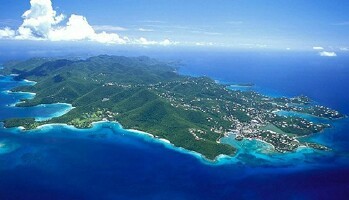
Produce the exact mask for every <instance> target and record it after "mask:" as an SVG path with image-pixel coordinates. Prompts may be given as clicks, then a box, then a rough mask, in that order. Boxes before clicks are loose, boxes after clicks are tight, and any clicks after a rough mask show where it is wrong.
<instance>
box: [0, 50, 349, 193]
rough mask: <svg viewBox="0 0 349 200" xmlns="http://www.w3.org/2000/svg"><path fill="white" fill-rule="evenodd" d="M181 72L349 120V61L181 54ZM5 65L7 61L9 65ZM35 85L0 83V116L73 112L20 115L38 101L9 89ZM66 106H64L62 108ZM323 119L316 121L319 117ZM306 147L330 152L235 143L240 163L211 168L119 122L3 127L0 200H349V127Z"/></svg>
mask: <svg viewBox="0 0 349 200" xmlns="http://www.w3.org/2000/svg"><path fill="white" fill-rule="evenodd" d="M164 57H166V59H172V60H180V61H181V63H182V65H181V68H180V70H179V71H180V73H182V74H187V75H192V76H201V75H206V76H209V77H211V78H213V79H215V80H217V81H219V82H222V83H254V84H255V86H253V88H251V89H253V90H257V91H259V92H261V93H263V94H266V95H271V96H295V95H300V94H304V95H307V96H309V97H311V98H312V99H313V100H315V101H316V102H318V103H319V104H322V105H326V106H329V107H331V108H335V109H337V110H339V111H341V112H343V113H345V114H347V115H348V114H349V104H348V103H349V92H348V91H349V56H343V55H340V56H338V57H336V58H325V57H320V56H318V55H316V54H311V53H305V54H304V53H302V54H301V53H293V54H286V53H275V52H271V53H248V52H246V53H234V52H230V53H222V52H214V53H212V52H211V53H210V52H197V53H182V54H176V55H174V56H173V57H171V56H159V58H162V59H164ZM2 60H6V59H5V58H2ZM23 84H24V85H25V84H33V83H30V82H24V81H21V82H18V81H14V80H13V79H12V78H11V77H1V76H0V91H1V92H0V119H4V118H9V117H28V116H30V117H35V118H36V119H37V120H40V119H41V120H44V119H47V118H50V117H54V116H59V115H62V114H64V113H65V112H67V111H69V109H71V106H70V105H67V104H55V105H41V106H37V107H33V108H27V109H23V108H16V107H14V106H13V105H14V104H15V103H16V102H18V101H20V99H23V98H33V97H34V94H27V93H11V92H8V90H10V89H11V88H13V87H16V86H19V85H23ZM62 103H64V102H62ZM314 120H317V119H314ZM328 122H329V123H331V124H332V126H333V128H331V129H327V130H325V131H324V132H322V133H318V134H315V135H313V136H311V137H309V138H304V139H305V140H310V141H315V142H319V143H321V144H324V145H327V146H330V147H331V148H332V149H333V150H332V151H330V152H321V151H315V150H311V149H305V148H304V149H299V150H298V151H297V152H295V153H288V154H276V153H270V152H269V151H268V148H269V146H268V145H267V144H264V143H261V142H258V141H253V140H252V141H248V140H246V141H243V142H240V143H239V142H236V141H235V140H234V139H233V138H224V139H222V142H225V143H229V144H232V145H236V146H237V147H238V148H239V152H238V154H237V155H236V156H235V157H232V158H229V157H221V158H220V159H219V160H218V161H217V162H216V163H210V162H208V161H206V160H204V159H202V158H201V157H200V156H199V155H197V154H195V153H192V152H187V151H185V150H183V149H179V148H175V147H173V146H171V145H169V144H167V143H165V142H161V141H158V140H156V139H153V138H152V137H150V136H147V135H144V134H139V133H136V132H134V131H127V130H124V129H122V127H121V126H120V125H119V124H117V123H108V122H105V123H97V124H95V125H94V127H93V128H92V129H88V130H78V129H75V128H72V127H69V126H64V125H48V126H44V127H41V128H39V129H37V130H33V131H23V130H21V129H19V128H12V129H5V128H3V127H0V199H1V200H3V199H347V198H348V195H349V120H348V118H346V119H342V120H336V121H328Z"/></svg>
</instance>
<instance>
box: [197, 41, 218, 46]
mask: <svg viewBox="0 0 349 200" xmlns="http://www.w3.org/2000/svg"><path fill="white" fill-rule="evenodd" d="M195 45H196V46H213V45H214V44H213V43H212V42H196V43H195Z"/></svg>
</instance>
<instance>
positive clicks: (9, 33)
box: [0, 27, 16, 38]
mask: <svg viewBox="0 0 349 200" xmlns="http://www.w3.org/2000/svg"><path fill="white" fill-rule="evenodd" d="M15 34H16V32H15V31H14V30H11V29H10V28H9V27H6V28H4V29H0V38H13V37H14V36H15Z"/></svg>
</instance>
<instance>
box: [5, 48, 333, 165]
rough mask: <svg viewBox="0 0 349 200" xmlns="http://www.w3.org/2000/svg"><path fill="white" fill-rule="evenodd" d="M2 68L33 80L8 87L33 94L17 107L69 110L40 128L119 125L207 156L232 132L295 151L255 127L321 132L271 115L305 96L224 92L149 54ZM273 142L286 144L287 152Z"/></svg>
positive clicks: (27, 122)
mask: <svg viewBox="0 0 349 200" xmlns="http://www.w3.org/2000/svg"><path fill="white" fill-rule="evenodd" d="M5 67H6V68H5V71H4V72H5V73H8V74H11V73H16V74H18V76H17V77H16V78H17V79H29V80H34V81H36V82H37V84H36V85H34V86H24V87H20V88H16V89H15V90H20V91H28V92H35V93H36V94H37V95H36V96H35V98H34V99H30V100H29V99H28V100H25V101H24V102H23V103H20V104H18V106H34V105H38V104H50V103H57V102H65V103H70V104H72V105H73V106H74V107H76V108H75V109H73V110H71V111H70V112H69V113H67V114H65V115H63V116H61V117H57V118H53V119H51V120H49V121H46V122H43V123H66V124H70V125H74V126H75V127H78V128H87V127H90V126H91V123H92V122H95V121H101V120H108V121H118V122H120V123H121V124H122V125H123V126H124V127H125V128H132V129H137V130H142V131H145V132H149V133H151V134H153V135H155V136H158V137H160V138H164V139H167V140H169V141H170V142H171V143H173V144H174V145H176V146H179V147H183V148H186V149H188V150H193V151H196V152H198V153H201V154H203V155H204V156H205V157H206V158H208V159H214V158H215V157H216V156H218V155H220V154H226V155H232V154H234V153H235V148H234V147H232V146H230V145H226V144H221V143H220V142H219V139H220V138H221V137H223V136H224V134H226V133H228V132H231V131H239V132H240V134H242V135H244V133H245V132H246V131H247V132H248V134H245V136H249V137H252V138H253V137H257V136H258V137H261V139H263V140H265V141H272V143H273V145H274V146H276V148H277V147H278V145H279V146H280V150H282V151H284V150H293V149H294V147H295V146H297V145H296V144H295V142H294V138H286V139H287V140H286V139H285V137H276V136H275V134H269V133H268V134H266V133H265V131H262V132H261V129H259V128H260V127H261V126H265V125H267V124H273V125H275V127H277V128H278V129H280V130H282V131H284V132H287V133H293V134H295V135H307V134H311V133H314V132H319V131H321V130H322V129H323V128H326V127H327V125H326V124H314V123H311V122H308V121H306V120H304V119H301V118H296V117H283V116H278V115H276V114H274V113H273V111H275V110H276V109H285V110H301V106H300V105H305V104H309V102H310V100H309V99H308V98H307V97H304V96H301V97H297V98H291V99H288V98H269V97H266V96H263V95H261V94H258V93H256V92H240V91H232V90H228V89H227V87H226V86H225V85H220V84H217V83H215V82H214V81H213V80H211V79H209V78H207V77H198V78H194V77H187V76H182V75H179V74H177V73H176V68H175V67H173V66H171V65H169V64H167V63H162V62H159V61H156V60H154V59H150V58H148V57H136V58H127V57H116V56H106V55H102V56H97V57H91V58H88V59H86V60H68V59H32V60H29V61H25V62H12V63H9V64H7V65H6V66H5ZM291 104H292V105H291ZM290 105H291V106H290ZM322 108H323V109H322ZM312 111H314V112H313V113H316V114H318V115H321V114H323V116H324V117H326V116H328V115H330V116H331V118H338V117H340V114H339V113H338V112H335V111H333V112H332V113H331V114H328V112H330V111H332V110H330V109H327V108H326V110H325V109H324V107H314V108H312V107H308V108H307V110H306V111H304V112H306V113H312ZM323 111H326V112H327V114H325V113H323ZM40 123H41V122H40ZM38 124H39V123H38V122H35V120H34V119H9V120H6V121H5V126H6V127H13V126H24V127H26V128H29V129H31V128H35V127H37V126H38ZM247 132H246V133H247ZM257 132H258V133H257ZM254 133H256V134H254ZM280 140H286V141H292V148H288V146H287V145H288V144H284V143H281V142H280ZM285 145H286V147H285Z"/></svg>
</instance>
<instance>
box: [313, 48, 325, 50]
mask: <svg viewBox="0 0 349 200" xmlns="http://www.w3.org/2000/svg"><path fill="white" fill-rule="evenodd" d="M313 49H314V50H324V48H323V47H313Z"/></svg>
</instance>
